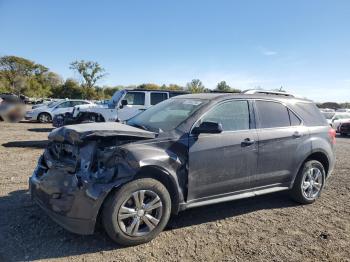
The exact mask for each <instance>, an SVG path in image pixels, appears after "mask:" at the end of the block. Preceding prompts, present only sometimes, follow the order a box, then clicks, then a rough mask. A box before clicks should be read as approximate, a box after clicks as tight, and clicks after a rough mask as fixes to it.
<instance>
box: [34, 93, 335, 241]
mask: <svg viewBox="0 0 350 262" xmlns="http://www.w3.org/2000/svg"><path fill="white" fill-rule="evenodd" d="M49 140H50V143H49V145H48V147H47V149H46V150H45V152H44V154H43V155H42V156H41V157H40V159H39V161H38V165H37V167H36V169H35V171H34V173H33V175H32V177H31V178H30V180H29V186H30V192H31V195H32V197H33V199H34V200H35V201H36V202H37V203H38V204H39V205H40V206H41V207H42V208H43V209H44V210H45V211H46V212H47V213H48V214H49V215H50V216H51V217H52V218H53V219H54V220H55V221H56V222H57V223H59V224H60V225H62V226H63V227H64V228H66V229H68V230H70V231H72V232H75V233H79V234H92V233H93V232H94V229H95V225H96V221H99V220H100V219H101V221H102V224H103V226H104V228H105V230H106V232H107V233H108V235H109V236H110V237H111V238H112V239H113V240H114V241H116V242H117V243H119V244H122V245H136V244H140V243H144V242H147V241H150V240H151V239H153V238H154V237H156V236H157V235H158V234H159V233H160V232H161V231H162V230H163V229H164V227H165V226H166V224H167V222H168V219H169V217H170V215H171V214H177V213H178V212H179V211H182V210H185V209H188V208H193V207H198V206H203V205H210V204H215V203H219V202H223V201H230V200H235V199H240V198H246V197H253V196H257V195H262V194H266V193H272V192H276V191H282V190H289V192H290V194H291V196H292V197H293V199H294V200H296V201H298V202H300V203H303V204H310V203H313V202H314V201H315V200H316V199H317V198H318V197H319V196H320V194H321V191H322V189H323V187H324V185H325V182H326V178H328V177H329V175H330V174H331V172H332V170H333V166H334V153H333V145H334V143H335V131H334V129H332V128H331V127H330V126H329V125H328V124H327V122H326V120H325V119H324V117H323V116H322V115H321V113H320V111H319V109H318V108H317V107H316V106H315V105H314V104H313V103H312V102H311V101H309V100H304V99H296V98H291V97H284V96H274V95H244V94H236V95H233V94H214V93H212V94H191V95H183V96H178V97H174V98H172V99H168V100H165V101H163V102H161V103H159V104H157V105H155V106H153V107H150V108H149V109H147V110H146V111H145V112H142V113H140V114H138V115H137V116H135V117H133V118H131V119H130V120H128V121H127V125H125V124H122V123H117V122H109V123H90V124H81V125H70V126H65V127H61V128H57V129H55V130H54V131H52V132H51V133H50V134H49ZM208 212H210V208H209V207H208Z"/></svg>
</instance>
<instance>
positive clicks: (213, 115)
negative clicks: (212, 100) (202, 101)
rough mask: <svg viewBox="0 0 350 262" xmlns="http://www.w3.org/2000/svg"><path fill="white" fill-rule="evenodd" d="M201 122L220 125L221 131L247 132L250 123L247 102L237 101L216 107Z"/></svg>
mask: <svg viewBox="0 0 350 262" xmlns="http://www.w3.org/2000/svg"><path fill="white" fill-rule="evenodd" d="M201 122H216V123H220V124H221V125H222V128H223V131H237V130H247V129H249V122H250V118H249V106H248V101H242V100H237V101H230V102H225V103H223V104H220V105H217V106H216V107H214V109H212V110H211V111H209V112H208V113H207V114H206V115H205V116H204V117H203V118H202V120H201Z"/></svg>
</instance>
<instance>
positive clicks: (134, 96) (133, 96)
mask: <svg viewBox="0 0 350 262" xmlns="http://www.w3.org/2000/svg"><path fill="white" fill-rule="evenodd" d="M124 99H125V100H126V101H128V105H142V106H143V105H144V104H145V93H143V92H128V93H127V94H126V95H125V97H124Z"/></svg>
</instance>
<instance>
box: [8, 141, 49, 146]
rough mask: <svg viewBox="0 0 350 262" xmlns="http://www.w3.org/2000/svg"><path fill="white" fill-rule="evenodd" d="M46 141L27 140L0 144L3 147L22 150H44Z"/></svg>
mask: <svg viewBox="0 0 350 262" xmlns="http://www.w3.org/2000/svg"><path fill="white" fill-rule="evenodd" d="M48 143H49V141H48V140H29V141H13V142H7V143H4V144H2V146H3V147H22V148H26V147H29V148H46V147H47V145H48Z"/></svg>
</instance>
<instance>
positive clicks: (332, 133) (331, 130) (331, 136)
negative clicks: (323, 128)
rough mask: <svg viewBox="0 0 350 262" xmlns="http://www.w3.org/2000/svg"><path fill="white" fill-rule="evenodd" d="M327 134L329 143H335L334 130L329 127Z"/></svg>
mask: <svg viewBox="0 0 350 262" xmlns="http://www.w3.org/2000/svg"><path fill="white" fill-rule="evenodd" d="M328 135H329V138H330V139H331V143H332V144H335V135H336V132H335V130H334V129H333V128H330V129H329V131H328Z"/></svg>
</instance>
